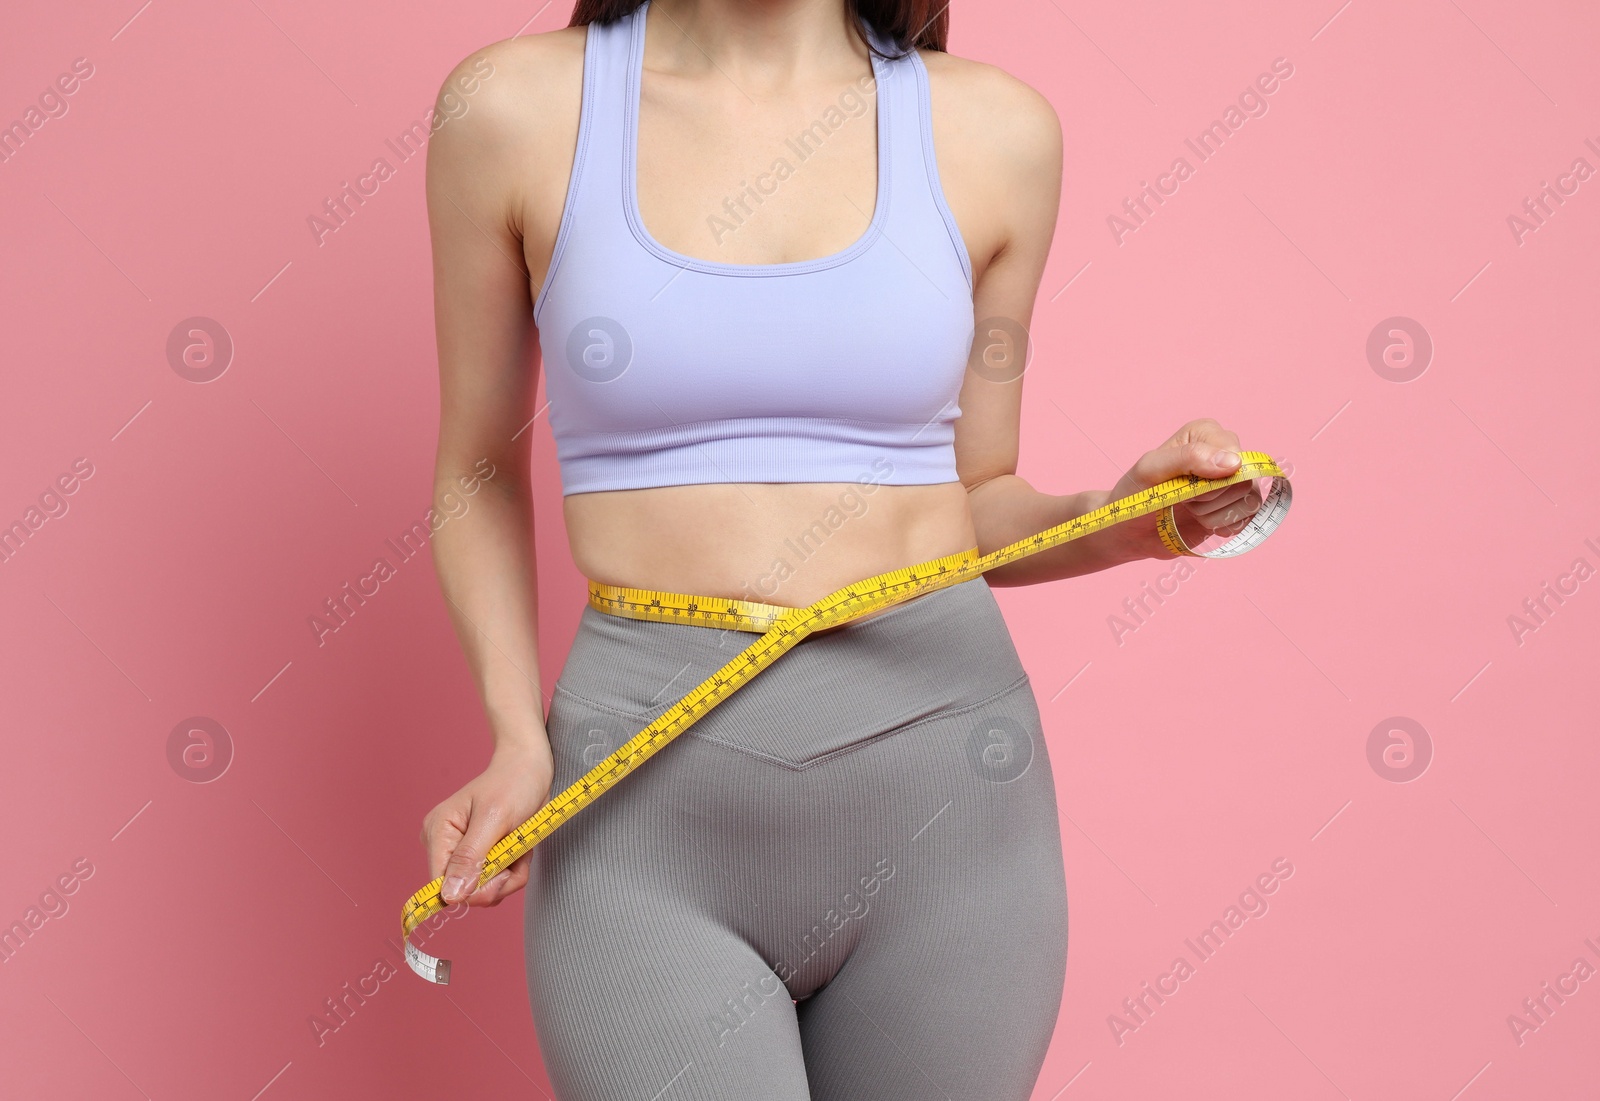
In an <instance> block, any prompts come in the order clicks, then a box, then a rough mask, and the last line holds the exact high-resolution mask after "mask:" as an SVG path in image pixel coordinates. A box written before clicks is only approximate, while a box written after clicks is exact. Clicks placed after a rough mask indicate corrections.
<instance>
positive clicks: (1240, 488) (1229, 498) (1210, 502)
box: [1184, 482, 1261, 527]
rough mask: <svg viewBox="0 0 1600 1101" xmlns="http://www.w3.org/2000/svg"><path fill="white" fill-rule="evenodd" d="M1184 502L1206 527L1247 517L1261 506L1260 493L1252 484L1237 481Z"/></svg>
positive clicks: (1217, 525)
mask: <svg viewBox="0 0 1600 1101" xmlns="http://www.w3.org/2000/svg"><path fill="white" fill-rule="evenodd" d="M1184 503H1185V504H1186V505H1188V506H1189V511H1190V512H1191V513H1193V514H1194V516H1195V518H1196V519H1197V520H1199V521H1200V522H1201V523H1202V524H1205V525H1206V526H1207V527H1219V526H1222V525H1225V524H1230V523H1235V522H1237V521H1239V520H1241V519H1248V518H1249V517H1250V516H1251V515H1252V514H1254V512H1255V511H1256V509H1258V508H1260V507H1261V494H1260V492H1258V491H1257V490H1256V488H1255V486H1254V484H1252V483H1250V482H1239V483H1237V484H1235V485H1231V486H1224V487H1223V488H1221V489H1218V490H1213V491H1212V492H1211V493H1207V494H1205V495H1204V496H1201V497H1195V498H1193V499H1191V500H1188V501H1185V502H1184Z"/></svg>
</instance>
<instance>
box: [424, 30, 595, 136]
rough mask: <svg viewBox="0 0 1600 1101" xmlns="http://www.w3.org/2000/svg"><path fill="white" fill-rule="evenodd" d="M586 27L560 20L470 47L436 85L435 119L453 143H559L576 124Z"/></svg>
mask: <svg viewBox="0 0 1600 1101" xmlns="http://www.w3.org/2000/svg"><path fill="white" fill-rule="evenodd" d="M586 34H587V28H586V27H581V26H580V27H561V28H558V29H555V30H551V31H545V32H543V33H539V34H519V35H516V36H515V37H512V38H505V39H501V40H500V41H498V42H491V43H489V44H487V45H485V46H481V47H479V48H478V49H476V50H473V51H472V52H471V53H470V54H468V55H467V56H466V57H464V58H462V59H461V60H460V61H459V62H457V63H456V64H455V66H454V67H453V68H452V69H451V70H450V72H449V73H448V74H446V76H445V78H444V80H443V82H442V83H441V84H440V85H439V93H438V96H437V97H436V99H435V103H434V114H435V117H436V120H442V121H436V124H435V125H436V126H438V127H439V128H441V129H443V130H453V131H454V132H453V133H452V134H451V135H450V136H451V137H452V138H453V139H455V140H454V141H453V142H452V144H454V145H456V146H458V147H461V146H473V147H478V148H483V147H496V146H503V145H505V144H515V145H517V146H520V147H524V148H526V147H527V146H528V145H529V144H530V143H531V144H532V146H533V147H534V148H535V149H537V148H540V147H542V146H543V145H545V144H546V143H547V142H550V141H556V142H557V143H559V142H560V141H561V139H563V138H567V137H568V136H569V132H570V131H573V130H575V128H576V124H577V118H578V110H579V107H580V105H581V101H582V98H583V54H584V41H585V37H586ZM445 122H449V123H450V124H451V125H450V126H445V125H444V123H445ZM458 122H459V123H460V125H456V124H457V123H458ZM441 136H442V135H441Z"/></svg>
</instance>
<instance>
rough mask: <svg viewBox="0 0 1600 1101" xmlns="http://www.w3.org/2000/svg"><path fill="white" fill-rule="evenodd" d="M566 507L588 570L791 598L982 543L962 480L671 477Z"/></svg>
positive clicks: (600, 576) (695, 589)
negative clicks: (694, 480) (707, 481)
mask: <svg viewBox="0 0 1600 1101" xmlns="http://www.w3.org/2000/svg"><path fill="white" fill-rule="evenodd" d="M563 511H564V512H565V515H566V522H567V538H568V541H569V543H570V545H571V548H572V557H573V561H574V562H575V563H576V564H577V567H578V569H579V571H580V572H582V573H583V575H584V576H585V577H587V578H588V579H589V580H591V581H598V582H601V583H604V584H610V585H625V586H630V587H633V588H640V589H657V590H662V591H666V592H675V593H688V594H692V595H694V596H719V597H731V598H737V599H743V600H755V601H760V602H761V603H765V604H778V605H782V606H785V607H804V606H805V605H807V604H810V603H812V602H814V601H816V600H818V599H820V598H822V597H824V596H827V595H828V594H829V593H831V592H834V591H835V590H837V589H841V588H843V587H844V586H845V585H848V584H850V583H851V582H852V581H859V580H861V579H862V578H864V577H871V576H873V575H874V574H879V573H886V572H888V571H889V570H895V569H899V568H901V567H903V566H910V565H915V564H916V563H918V562H926V561H928V560H929V559H933V558H939V557H942V556H943V555H947V554H955V553H957V552H959V551H963V550H968V549H970V548H972V547H974V546H976V545H977V534H976V532H975V531H974V529H973V525H972V514H971V511H970V509H969V506H968V503H967V491H966V488H965V487H964V486H963V485H962V484H961V483H960V482H944V483H941V484H938V485H912V486H894V485H872V484H869V485H860V484H857V483H854V482H802V483H783V484H774V483H748V482H746V483H738V482H732V483H720V484H712V485H687V486H662V487H659V488H655V489H630V490H617V491H612V492H605V493H577V494H573V495H571V496H569V497H566V498H565V499H564V501H563Z"/></svg>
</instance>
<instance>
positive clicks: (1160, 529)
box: [400, 451, 1292, 984]
mask: <svg viewBox="0 0 1600 1101" xmlns="http://www.w3.org/2000/svg"><path fill="white" fill-rule="evenodd" d="M1257 478H1271V479H1272V486H1271V488H1270V489H1269V490H1268V491H1267V493H1266V494H1265V496H1264V497H1263V500H1262V503H1261V506H1260V507H1259V508H1258V509H1256V511H1255V514H1254V515H1253V516H1252V517H1251V518H1250V520H1249V521H1248V522H1247V523H1246V525H1245V527H1244V528H1243V529H1242V530H1241V531H1240V532H1239V533H1238V534H1236V535H1234V536H1233V537H1232V538H1230V539H1228V540H1227V541H1226V542H1225V543H1223V544H1222V546H1220V547H1217V548H1216V549H1215V550H1211V551H1204V552H1201V551H1195V550H1191V549H1190V548H1189V547H1188V546H1187V545H1186V544H1185V543H1184V541H1183V539H1182V537H1181V536H1180V535H1179V534H1178V526H1177V522H1176V520H1175V519H1174V517H1173V514H1172V506H1173V505H1176V504H1180V503H1182V502H1184V501H1187V500H1190V499H1192V498H1194V497H1198V496H1200V495H1202V494H1205V493H1210V492H1211V491H1212V490H1215V489H1221V488H1223V487H1224V486H1230V485H1234V484H1236V483H1238V482H1246V481H1254V480H1255V479H1257ZM1291 499H1292V495H1291V492H1290V487H1289V479H1288V476H1287V475H1285V474H1284V472H1283V470H1282V469H1281V468H1280V467H1279V466H1278V464H1277V463H1276V462H1274V461H1273V459H1272V457H1271V456H1270V455H1267V454H1266V453H1265V452H1261V451H1240V452H1239V469H1238V470H1236V471H1234V472H1233V473H1232V474H1231V475H1229V476H1228V477H1226V478H1201V477H1199V476H1198V475H1193V474H1191V475H1185V476H1183V477H1179V478H1172V479H1169V480H1168V481H1165V482H1162V483H1161V484H1160V485H1155V486H1151V487H1150V488H1149V489H1144V490H1140V491H1139V492H1137V493H1131V494H1129V495H1128V496H1126V497H1121V498H1118V499H1117V500H1115V501H1112V502H1110V503H1108V504H1105V505H1102V506H1101V507H1100V508H1097V509H1095V510H1093V511H1092V512H1086V513H1084V514H1083V515H1082V516H1075V517H1073V518H1072V519H1070V520H1068V521H1066V522H1065V523H1062V524H1057V525H1056V526H1055V527H1053V528H1049V529H1047V530H1045V531H1041V532H1039V533H1038V534H1037V535H1030V536H1028V537H1027V538H1026V539H1019V540H1017V541H1016V542H1015V543H1011V544H1009V545H1007V546H1004V547H1001V548H999V549H998V550H994V551H990V552H989V553H988V554H979V553H978V551H977V549H976V548H973V549H971V550H965V551H960V552H958V553H956V554H950V555H946V556H944V557H943V558H935V559H933V560H931V561H928V562H922V563H919V564H917V565H915V566H905V567H903V568H901V569H898V570H891V571H889V572H888V573H882V574H878V575H876V576H874V577H868V578H866V579H864V580H861V581H857V582H854V583H853V584H850V585H846V586H845V587H844V588H842V589H839V590H837V591H836V592H832V593H829V594H828V595H827V596H825V597H823V598H822V599H821V600H818V601H817V602H816V603H814V604H811V605H810V606H808V607H805V608H784V607H780V606H778V605H773V604H761V603H757V602H755V601H744V600H728V599H713V598H709V597H694V596H685V595H682V594H675V593H661V592H654V591H651V590H644V589H628V588H622V587H618V586H611V585H598V584H591V586H590V598H589V599H590V603H591V604H592V605H593V606H594V607H595V608H597V609H598V610H600V611H603V612H606V613H608V614H611V615H619V616H625V617H628V618H631V619H648V620H653V621H656V622H663V623H691V624H695V625H697V626H706V627H725V628H731V629H734V630H741V631H750V632H754V633H759V634H760V637H759V638H757V639H756V640H755V641H754V642H752V643H750V645H749V646H747V647H746V648H745V649H744V650H743V651H741V652H740V653H739V655H738V656H736V657H735V658H734V659H733V660H732V661H730V662H728V663H727V664H726V665H724V666H723V667H722V668H720V669H718V670H717V671H716V672H715V673H712V674H711V676H709V677H707V678H706V679H705V680H704V681H703V682H702V683H700V684H699V685H697V686H696V687H695V688H694V689H693V690H692V691H691V692H689V694H688V695H686V696H684V697H683V698H682V699H680V700H679V701H678V702H677V703H675V704H673V705H672V706H671V707H669V708H667V709H666V710H665V711H663V712H662V713H661V714H660V715H659V716H658V717H657V718H656V719H655V720H654V721H653V722H651V723H650V725H648V726H646V727H645V728H644V729H643V730H641V731H639V733H637V734H635V735H634V736H633V737H632V738H630V739H629V740H628V741H626V742H624V743H623V744H622V746H621V747H620V748H618V749H617V750H616V751H615V752H613V753H612V754H610V755H609V756H608V757H606V758H605V760H603V761H601V762H600V763H599V764H597V765H595V766H594V767H593V768H592V769H590V770H589V771H588V772H586V773H584V774H583V776H581V777H579V778H578V779H577V780H576V781H574V782H573V783H572V784H571V785H570V786H569V787H568V788H567V789H566V790H565V791H563V792H561V793H560V794H559V795H557V796H555V797H554V798H553V799H551V800H550V801H549V802H547V803H546V804H545V805H544V807H543V808H541V809H540V810H539V812H538V813H537V814H535V815H534V816H533V817H532V818H529V819H528V820H527V821H526V822H524V823H522V825H520V826H518V827H517V828H516V829H514V830H512V831H511V832H510V833H509V834H507V835H506V836H505V837H503V838H502V839H501V840H500V841H499V842H498V843H497V844H495V846H494V847H493V848H491V849H490V850H489V853H488V856H487V857H485V859H484V862H483V871H482V872H481V873H480V874H479V876H478V884H479V886H482V885H483V884H484V883H487V882H488V881H489V880H490V879H492V878H493V877H494V876H496V875H498V874H499V873H500V872H502V871H504V870H505V869H506V868H509V867H510V866H511V865H512V864H514V863H515V862H516V861H517V860H518V859H520V858H521V857H522V856H524V855H525V854H526V853H528V852H529V851H531V850H532V849H533V847H534V846H535V845H537V844H538V843H539V842H540V841H543V840H544V839H545V838H546V837H549V836H550V834H551V833H553V832H555V830H556V829H557V828H558V827H559V826H561V825H562V824H563V823H564V822H566V821H567V820H568V819H570V818H571V817H572V816H573V815H575V814H577V813H578V812H579V811H580V810H582V809H583V808H584V807H586V806H588V805H589V804H590V803H592V802H594V800H595V799H597V798H599V797H600V796H601V795H602V794H603V793H604V792H605V791H607V790H608V789H609V788H610V787H611V786H612V785H613V784H615V783H617V781H619V780H621V779H622V778H623V777H624V776H626V775H628V773H630V772H632V771H633V770H634V769H636V768H638V767H639V766H640V765H641V764H643V763H644V762H645V761H647V760H649V759H650V758H651V757H652V756H654V755H655V754H656V753H657V752H658V751H659V750H660V749H661V748H662V747H663V746H665V745H666V744H667V743H668V742H670V741H672V740H673V739H674V738H676V737H677V736H678V735H679V734H682V733H683V732H684V731H685V730H687V729H689V727H690V726H692V725H694V724H695V723H696V722H698V721H699V720H700V719H701V718H702V717H703V716H704V715H706V714H707V713H708V712H709V711H710V710H711V709H712V708H714V707H716V706H717V704H719V703H721V702H722V701H723V700H725V699H727V698H728V697H729V696H730V695H732V694H733V693H734V692H735V691H737V690H738V689H739V688H741V687H743V686H744V685H745V684H747V683H748V682H749V681H750V680H751V678H753V677H755V676H756V674H758V673H760V672H761V671H762V670H763V669H766V668H767V667H768V666H770V665H771V664H772V663H773V662H775V661H777V660H778V658H780V657H782V656H783V655H784V654H785V653H786V652H787V651H789V650H790V649H792V648H793V647H794V646H795V645H796V644H797V643H799V642H800V641H801V640H802V639H804V638H805V637H806V636H808V635H810V634H813V633H815V632H817V631H822V630H826V629H828V628H830V627H835V626H838V625H840V624H843V623H848V622H849V621H851V620H853V619H858V618H860V617H861V616H864V615H867V614H868V613H870V612H875V611H879V610H881V609H884V608H889V607H893V606H894V605H896V604H900V603H903V602H904V601H907V600H910V599H911V598H912V597H915V596H921V595H922V594H924V593H928V592H932V591H934V590H936V589H943V588H948V587H949V586H951V585H958V584H960V583H962V582H963V581H970V580H972V579H973V578H975V577H978V576H979V575H981V574H983V573H986V572H988V571H989V570H992V569H995V568H997V567H999V566H1004V565H1006V564H1007V563H1010V562H1015V561H1017V560H1019V559H1022V558H1027V557H1028V556H1029V555H1033V554H1038V553H1039V552H1041V551H1045V550H1049V549H1051V548H1052V547H1058V546H1060V545H1061V544H1063V543H1069V542H1071V541H1072V540H1074V539H1081V538H1083V537H1084V536H1085V535H1091V534H1093V533H1094V532H1097V531H1103V530H1105V529H1106V528H1109V527H1112V526H1114V525H1116V524H1120V523H1123V522H1124V521H1127V520H1132V519H1134V518H1135V517H1139V516H1147V515H1149V514H1150V513H1152V512H1155V511H1157V510H1158V509H1159V510H1162V513H1161V516H1160V518H1159V519H1158V520H1157V523H1156V531H1157V533H1158V534H1159V535H1160V537H1161V540H1162V542H1163V543H1164V544H1165V545H1166V546H1167V548H1168V549H1170V550H1171V551H1172V552H1173V553H1174V554H1179V555H1187V556H1192V557H1198V558H1232V557H1235V556H1236V555H1240V554H1244V553H1245V552H1246V551H1249V550H1252V549H1254V548H1255V547H1258V546H1260V545H1261V544H1262V543H1263V542H1265V541H1266V539H1267V537H1268V536H1269V535H1271V534H1272V532H1273V531H1274V530H1275V529H1276V528H1277V527H1278V525H1279V524H1281V523H1282V522H1283V518H1284V516H1285V515H1286V514H1287V513H1288V511H1289V503H1290V501H1291ZM443 884H444V880H443V877H442V876H441V877H440V878H438V879H435V880H434V881H433V882H432V883H429V884H428V885H427V886H425V887H423V888H422V889H421V890H419V891H417V892H416V893H415V894H414V895H412V896H411V897H410V898H409V899H407V900H406V903H405V906H404V907H403V908H402V910H401V919H400V926H401V936H402V938H404V940H405V954H406V962H407V963H408V964H410V965H411V969H412V970H413V971H415V972H416V973H417V974H419V975H421V976H422V977H423V978H425V979H427V980H428V981H430V982H434V983H439V984H445V983H448V982H449V981H450V961H449V960H444V959H439V958H438V957H436V956H431V955H429V954H428V953H426V952H424V951H422V950H421V949H420V948H418V947H417V946H416V945H414V944H412V943H411V940H410V937H411V933H412V931H413V930H414V929H416V927H417V926H418V925H420V924H421V923H422V922H423V921H424V920H426V919H427V918H428V916H429V915H431V914H435V913H437V912H439V911H440V910H442V909H444V908H445V905H446V904H445V902H444V900H443V898H442V896H441V894H440V892H441V889H442V887H443Z"/></svg>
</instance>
